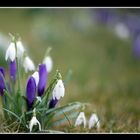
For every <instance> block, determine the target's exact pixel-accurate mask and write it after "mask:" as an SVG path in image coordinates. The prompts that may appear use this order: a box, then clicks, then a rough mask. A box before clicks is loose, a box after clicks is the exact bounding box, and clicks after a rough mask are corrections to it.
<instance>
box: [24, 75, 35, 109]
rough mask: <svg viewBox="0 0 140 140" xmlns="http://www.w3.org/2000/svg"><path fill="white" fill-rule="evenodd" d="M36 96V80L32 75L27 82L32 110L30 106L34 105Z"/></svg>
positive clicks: (27, 91) (29, 103) (27, 95)
mask: <svg viewBox="0 0 140 140" xmlns="http://www.w3.org/2000/svg"><path fill="white" fill-rule="evenodd" d="M35 96H36V81H35V79H34V77H33V76H30V77H29V79H28V82H27V86H26V97H27V107H28V110H30V108H31V107H32V105H33V102H34V99H35Z"/></svg>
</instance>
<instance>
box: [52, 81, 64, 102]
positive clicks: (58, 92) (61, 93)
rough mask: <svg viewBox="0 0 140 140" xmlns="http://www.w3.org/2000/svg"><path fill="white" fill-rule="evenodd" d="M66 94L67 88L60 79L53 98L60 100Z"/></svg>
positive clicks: (53, 92)
mask: <svg viewBox="0 0 140 140" xmlns="http://www.w3.org/2000/svg"><path fill="white" fill-rule="evenodd" d="M64 94H65V88H64V84H63V81H62V80H61V79H60V80H58V81H57V84H56V85H55V87H54V89H53V91H52V95H53V100H55V99H57V100H59V99H60V98H61V97H64Z"/></svg>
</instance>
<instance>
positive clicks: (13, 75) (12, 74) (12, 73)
mask: <svg viewBox="0 0 140 140" xmlns="http://www.w3.org/2000/svg"><path fill="white" fill-rule="evenodd" d="M9 69H10V77H11V78H12V80H13V81H14V82H15V81H16V73H17V69H16V60H14V61H10V64H9Z"/></svg>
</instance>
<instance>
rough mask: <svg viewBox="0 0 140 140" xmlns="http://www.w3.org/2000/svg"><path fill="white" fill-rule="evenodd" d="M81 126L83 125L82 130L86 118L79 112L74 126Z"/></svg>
mask: <svg viewBox="0 0 140 140" xmlns="http://www.w3.org/2000/svg"><path fill="white" fill-rule="evenodd" d="M81 124H83V125H84V128H86V117H85V113H84V112H80V114H79V115H78V117H77V119H76V121H75V126H79V125H81Z"/></svg>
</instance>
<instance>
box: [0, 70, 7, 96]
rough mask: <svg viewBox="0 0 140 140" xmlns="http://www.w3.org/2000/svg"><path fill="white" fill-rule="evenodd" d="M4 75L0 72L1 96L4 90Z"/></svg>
mask: <svg viewBox="0 0 140 140" xmlns="http://www.w3.org/2000/svg"><path fill="white" fill-rule="evenodd" d="M5 88H6V87H5V82H4V75H3V73H2V72H1V70H0V95H1V96H3V94H4V89H5Z"/></svg>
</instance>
